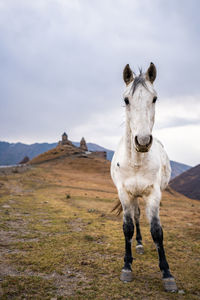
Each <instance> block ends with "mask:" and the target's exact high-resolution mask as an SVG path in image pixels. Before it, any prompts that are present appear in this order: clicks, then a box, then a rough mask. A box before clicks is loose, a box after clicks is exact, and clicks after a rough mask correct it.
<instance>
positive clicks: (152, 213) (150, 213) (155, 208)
mask: <svg viewBox="0 0 200 300" xmlns="http://www.w3.org/2000/svg"><path fill="white" fill-rule="evenodd" d="M158 195H159V193H158V194H157V196H158ZM159 205H160V198H157V199H156V193H154V195H151V196H150V197H149V199H148V203H147V217H148V219H149V220H150V224H151V225H150V231H151V236H152V238H153V241H154V243H155V245H156V248H157V251H158V257H159V267H160V270H161V272H162V274H163V284H164V288H165V291H167V292H176V291H177V286H176V282H175V280H174V277H173V276H172V275H171V273H170V269H169V265H168V262H167V259H166V256H165V250H164V245H163V230H162V227H161V224H160V217H159Z"/></svg>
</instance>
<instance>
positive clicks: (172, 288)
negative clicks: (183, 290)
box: [163, 277, 178, 293]
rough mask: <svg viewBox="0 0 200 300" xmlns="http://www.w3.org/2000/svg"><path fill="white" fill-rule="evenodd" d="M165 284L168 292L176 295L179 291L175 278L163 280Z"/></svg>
mask: <svg viewBox="0 0 200 300" xmlns="http://www.w3.org/2000/svg"><path fill="white" fill-rule="evenodd" d="M163 284H164V289H165V291H166V292H171V293H176V292H177V291H178V288H177V285H176V282H175V279H174V278H173V277H170V278H163Z"/></svg>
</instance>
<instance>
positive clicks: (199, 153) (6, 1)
mask: <svg viewBox="0 0 200 300" xmlns="http://www.w3.org/2000/svg"><path fill="white" fill-rule="evenodd" d="M199 11H200V1H198V0H196V1H195V0H190V1H187V0H186V1H184V0H171V1H170V0H152V1H149V0H146V1H145V0H142V1H139V0H137V1H136V0H135V1H134V0H34V1H27V0H15V1H13V0H0V94H1V101H0V140H1V141H9V142H18V141H20V142H24V143H34V142H55V141H58V140H59V139H60V135H61V134H62V133H63V132H64V131H66V132H67V133H68V135H69V138H70V139H71V140H73V141H79V140H80V139H81V137H82V136H84V137H85V138H86V141H88V142H94V143H97V144H99V145H102V146H104V147H107V148H110V149H113V150H115V149H116V146H117V143H118V141H119V139H120V136H121V135H122V133H123V131H124V115H125V114H124V107H123V98H122V93H123V90H124V82H123V80H122V72H123V68H124V66H125V64H127V63H129V64H130V66H131V67H132V69H133V70H134V71H135V72H137V70H138V67H142V68H143V70H144V71H145V70H146V69H147V68H148V66H149V63H150V62H151V61H153V62H154V64H155V65H156V67H157V72H158V75H157V79H156V81H155V88H156V90H157V92H158V101H157V104H156V106H157V109H156V122H155V126H154V131H153V134H154V135H155V136H157V137H158V138H159V139H160V140H161V141H162V143H163V144H164V146H165V148H166V150H167V152H168V155H169V157H170V159H172V160H176V161H179V162H182V163H186V164H190V165H196V164H198V163H200V80H199V79H200V59H199V57H200V32H199V31H200V18H199Z"/></svg>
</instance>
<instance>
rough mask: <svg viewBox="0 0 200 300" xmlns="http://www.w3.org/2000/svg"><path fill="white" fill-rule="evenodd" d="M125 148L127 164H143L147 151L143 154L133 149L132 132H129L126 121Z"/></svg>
mask: <svg viewBox="0 0 200 300" xmlns="http://www.w3.org/2000/svg"><path fill="white" fill-rule="evenodd" d="M125 149H126V157H127V162H128V164H129V165H130V166H132V167H140V166H141V165H142V164H143V162H144V158H146V156H147V153H145V154H144V153H141V152H137V151H136V150H135V147H134V141H133V134H132V133H131V129H130V126H129V123H128V122H127V123H126V132H125Z"/></svg>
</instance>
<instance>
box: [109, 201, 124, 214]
mask: <svg viewBox="0 0 200 300" xmlns="http://www.w3.org/2000/svg"><path fill="white" fill-rule="evenodd" d="M115 210H116V215H117V216H119V215H120V214H121V212H122V210H123V208H122V205H121V202H120V200H118V201H117V204H116V205H115V206H114V207H113V209H112V210H111V212H113V211H115Z"/></svg>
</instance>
